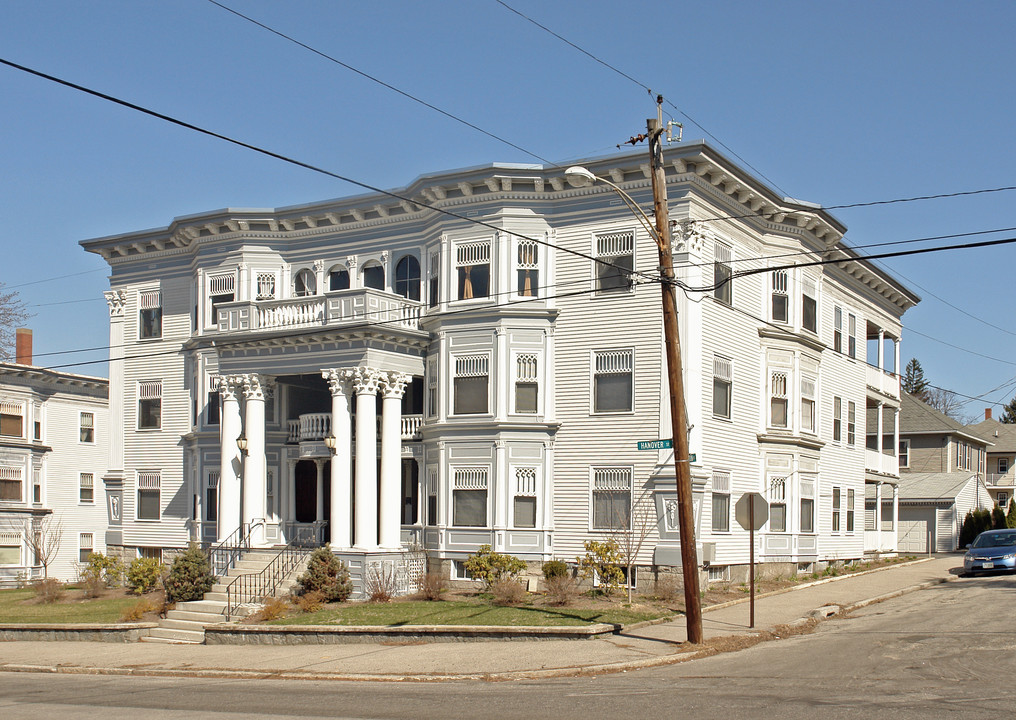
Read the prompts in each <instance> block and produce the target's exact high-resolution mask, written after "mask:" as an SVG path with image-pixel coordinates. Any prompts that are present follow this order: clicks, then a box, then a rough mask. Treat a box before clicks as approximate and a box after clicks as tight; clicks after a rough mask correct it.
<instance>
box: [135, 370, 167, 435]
mask: <svg viewBox="0 0 1016 720" xmlns="http://www.w3.org/2000/svg"><path fill="white" fill-rule="evenodd" d="M161 427H162V381H161V380H146V381H142V382H139V383H138V430H158V429H159V428H161Z"/></svg>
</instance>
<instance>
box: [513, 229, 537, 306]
mask: <svg viewBox="0 0 1016 720" xmlns="http://www.w3.org/2000/svg"><path fill="white" fill-rule="evenodd" d="M539 258H540V256H539V248H538V247H537V245H536V241H535V240H519V252H518V256H517V258H516V260H517V262H518V266H517V273H518V293H519V297H539V295H540V263H539Z"/></svg>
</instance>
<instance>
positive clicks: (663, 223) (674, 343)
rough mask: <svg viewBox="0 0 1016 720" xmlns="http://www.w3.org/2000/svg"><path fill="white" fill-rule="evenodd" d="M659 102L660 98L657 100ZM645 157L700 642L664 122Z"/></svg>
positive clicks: (689, 613) (694, 633)
mask: <svg viewBox="0 0 1016 720" xmlns="http://www.w3.org/2000/svg"><path fill="white" fill-rule="evenodd" d="M658 102H659V100H658ZM646 124H647V127H648V128H649V158H650V163H651V168H652V180H653V210H654V211H655V214H656V234H657V237H656V246H657V248H658V249H659V251H660V273H661V274H662V276H663V282H662V283H661V284H660V289H661V290H662V291H663V334H664V336H665V338H666V346H667V379H668V381H669V386H670V420H671V424H672V426H673V433H674V466H675V469H676V473H677V505H678V524H679V526H680V531H681V572H682V574H683V576H684V607H685V618H686V620H687V623H688V642H690V643H694V644H696V645H698V644H700V643H701V642H702V639H703V638H702V605H701V600H700V598H699V576H698V558H697V553H696V552H695V513H694V511H693V504H692V493H691V465H690V463H689V455H688V419H687V418H686V417H685V414H684V407H685V403H684V380H683V377H682V369H681V339H680V336H679V335H678V328H677V299H676V297H675V295H674V259H673V255H672V254H671V249H670V215H669V213H668V211H667V177H666V171H665V170H664V167H663V142H662V135H663V121H662V119H661V118H650V119H648V120H647V121H646Z"/></svg>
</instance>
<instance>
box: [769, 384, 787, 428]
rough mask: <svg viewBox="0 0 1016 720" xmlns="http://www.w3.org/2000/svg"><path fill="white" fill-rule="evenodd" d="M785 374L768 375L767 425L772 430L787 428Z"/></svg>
mask: <svg viewBox="0 0 1016 720" xmlns="http://www.w3.org/2000/svg"><path fill="white" fill-rule="evenodd" d="M787 379H788V378H787V373H785V372H782V371H777V372H770V373H769V425H770V427H774V428H786V427H789V424H788V423H789V417H788V414H789V409H790V407H789V404H788V403H789V400H788V397H787Z"/></svg>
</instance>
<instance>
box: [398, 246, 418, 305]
mask: <svg viewBox="0 0 1016 720" xmlns="http://www.w3.org/2000/svg"><path fill="white" fill-rule="evenodd" d="M395 293H396V294H397V295H401V296H402V297H404V298H408V299H409V300H419V299H420V261H419V260H417V259H416V258H415V257H413V256H412V255H406V256H404V257H403V258H402V259H401V260H399V262H398V264H397V265H396V266H395Z"/></svg>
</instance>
